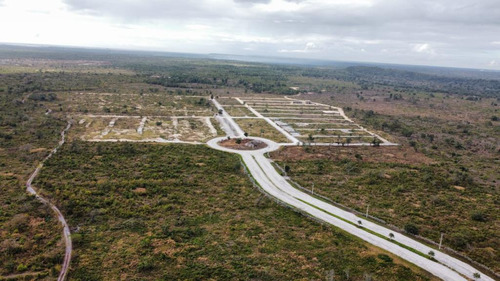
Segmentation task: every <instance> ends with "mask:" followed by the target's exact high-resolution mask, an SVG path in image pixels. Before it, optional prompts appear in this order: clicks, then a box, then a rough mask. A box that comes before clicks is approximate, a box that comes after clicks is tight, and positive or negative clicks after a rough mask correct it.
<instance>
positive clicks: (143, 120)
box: [137, 117, 148, 135]
mask: <svg viewBox="0 0 500 281" xmlns="http://www.w3.org/2000/svg"><path fill="white" fill-rule="evenodd" d="M147 120H148V118H147V117H142V119H141V123H139V128H137V133H139V134H140V135H142V133H143V131H144V125H145V124H146V121H147Z"/></svg>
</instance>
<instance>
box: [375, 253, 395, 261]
mask: <svg viewBox="0 0 500 281" xmlns="http://www.w3.org/2000/svg"><path fill="white" fill-rule="evenodd" d="M377 257H378V258H379V259H381V260H382V261H384V262H386V263H392V258H391V257H389V256H388V255H386V254H378V256H377Z"/></svg>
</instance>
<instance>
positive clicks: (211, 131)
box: [205, 117, 217, 137]
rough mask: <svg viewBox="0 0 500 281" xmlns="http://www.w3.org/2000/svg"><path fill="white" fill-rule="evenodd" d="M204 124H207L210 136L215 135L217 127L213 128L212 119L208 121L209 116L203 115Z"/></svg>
mask: <svg viewBox="0 0 500 281" xmlns="http://www.w3.org/2000/svg"><path fill="white" fill-rule="evenodd" d="M205 124H206V125H207V127H208V129H209V130H210V133H211V134H212V136H214V137H215V136H217V129H215V127H214V125H213V124H212V121H210V117H205Z"/></svg>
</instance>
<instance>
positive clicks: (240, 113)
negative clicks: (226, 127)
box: [224, 105, 255, 117]
mask: <svg viewBox="0 0 500 281" xmlns="http://www.w3.org/2000/svg"><path fill="white" fill-rule="evenodd" d="M224 110H225V111H226V112H227V113H228V114H229V115H231V116H233V117H244V116H251V117H255V114H253V113H252V112H251V111H250V110H249V109H248V108H246V107H245V106H244V105H239V106H238V105H229V106H224Z"/></svg>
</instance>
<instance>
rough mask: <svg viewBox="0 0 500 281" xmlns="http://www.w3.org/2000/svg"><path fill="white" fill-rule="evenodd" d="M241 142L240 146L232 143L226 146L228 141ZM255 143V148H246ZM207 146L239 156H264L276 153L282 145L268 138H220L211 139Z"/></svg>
mask: <svg viewBox="0 0 500 281" xmlns="http://www.w3.org/2000/svg"><path fill="white" fill-rule="evenodd" d="M237 139H240V140H241V144H240V145H239V146H238V145H233V142H230V145H225V144H228V140H229V141H232V140H237ZM249 143H253V144H254V145H255V147H247V148H245V147H244V146H245V144H249ZM207 145H208V146H210V147H211V148H213V149H217V150H221V151H226V152H232V153H238V154H264V153H266V152H271V151H275V150H277V149H279V148H280V145H279V144H278V143H276V142H274V141H272V140H268V139H266V138H259V137H244V138H231V139H228V137H218V138H214V139H211V140H209V141H208V142H207Z"/></svg>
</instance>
